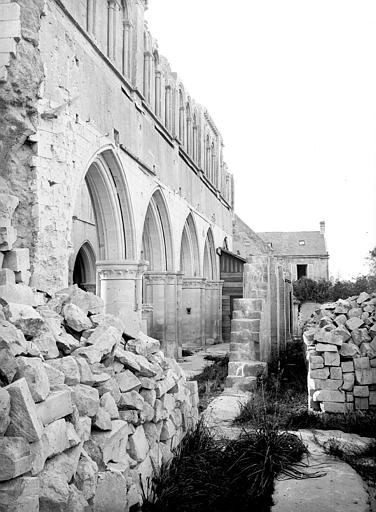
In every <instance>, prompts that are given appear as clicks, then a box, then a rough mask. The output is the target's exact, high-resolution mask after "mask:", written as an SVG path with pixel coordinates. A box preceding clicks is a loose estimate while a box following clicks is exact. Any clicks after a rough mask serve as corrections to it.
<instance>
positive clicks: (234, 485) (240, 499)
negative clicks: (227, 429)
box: [142, 422, 306, 512]
mask: <svg viewBox="0 0 376 512" xmlns="http://www.w3.org/2000/svg"><path fill="white" fill-rule="evenodd" d="M304 453H306V448H305V446H304V444H303V443H302V441H301V440H300V439H299V438H298V437H297V436H295V435H294V434H290V433H286V432H285V433H280V432H276V431H273V430H271V429H269V428H262V429H259V430H256V431H254V432H251V433H246V432H243V433H242V434H241V436H240V437H239V438H238V439H236V440H226V439H219V440H218V439H215V438H214V437H213V436H212V435H211V433H210V431H209V430H208V428H207V427H206V426H205V425H204V423H203V422H199V424H198V425H197V427H196V429H194V430H193V431H192V432H190V433H188V434H187V435H186V437H185V438H184V440H183V441H182V443H181V444H180V446H179V448H178V449H177V450H176V453H175V457H174V458H173V459H172V461H170V463H169V464H168V465H164V466H163V467H162V469H161V471H160V473H159V475H158V476H156V477H155V478H154V479H153V481H152V485H151V488H150V490H149V495H148V496H147V498H146V500H145V502H144V505H143V508H142V510H143V511H144V512H149V511H150V512H152V511H153V512H192V511H193V512H235V511H236V512H242V511H244V512H245V511H249V510H257V511H258V512H264V511H265V512H266V511H269V510H270V506H271V504H272V502H271V496H272V492H273V488H274V480H275V478H276V476H277V475H280V474H285V475H288V476H297V475H299V476H301V475H302V473H301V471H300V470H299V468H298V467H296V466H294V467H293V465H295V464H296V463H298V462H299V461H300V460H301V458H302V456H303V455H304Z"/></svg>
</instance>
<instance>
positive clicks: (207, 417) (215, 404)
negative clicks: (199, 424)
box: [202, 394, 249, 438]
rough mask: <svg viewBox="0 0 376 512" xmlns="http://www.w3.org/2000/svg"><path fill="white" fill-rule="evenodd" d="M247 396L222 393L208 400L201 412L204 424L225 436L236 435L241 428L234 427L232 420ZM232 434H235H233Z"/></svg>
mask: <svg viewBox="0 0 376 512" xmlns="http://www.w3.org/2000/svg"><path fill="white" fill-rule="evenodd" d="M248 398H249V395H247V394H222V395H221V396H218V397H217V398H215V399H214V400H212V401H211V402H210V404H209V405H208V407H207V409H206V410H205V411H204V412H203V415H202V417H203V419H204V421H205V424H206V425H207V426H208V427H209V428H211V429H213V432H214V433H215V434H218V435H224V436H226V437H231V438H233V437H236V436H237V435H239V433H240V431H241V428H234V427H233V426H232V422H233V421H234V419H235V418H236V416H238V414H239V412H240V405H241V404H242V403H245V402H246V401H247V400H248ZM234 434H236V435H235V436H234Z"/></svg>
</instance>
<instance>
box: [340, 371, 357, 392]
mask: <svg viewBox="0 0 376 512" xmlns="http://www.w3.org/2000/svg"><path fill="white" fill-rule="evenodd" d="M354 383H355V375H354V374H353V373H344V374H343V384H342V386H341V388H342V390H343V391H352V390H353V388H354Z"/></svg>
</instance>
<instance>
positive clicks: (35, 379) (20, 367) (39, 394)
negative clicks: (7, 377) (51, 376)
mask: <svg viewBox="0 0 376 512" xmlns="http://www.w3.org/2000/svg"><path fill="white" fill-rule="evenodd" d="M16 376H17V378H19V379H21V378H22V377H24V378H25V379H26V382H27V385H28V386H29V389H30V393H31V396H32V397H33V400H34V402H41V401H42V400H45V398H46V397H47V396H48V394H49V392H50V381H49V380H48V376H47V372H46V370H45V368H44V366H43V362H42V360H41V359H39V357H18V358H17V374H16Z"/></svg>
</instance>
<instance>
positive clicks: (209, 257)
mask: <svg viewBox="0 0 376 512" xmlns="http://www.w3.org/2000/svg"><path fill="white" fill-rule="evenodd" d="M217 273H218V270H217V256H216V252H215V246H214V238H213V233H212V230H211V228H209V229H208V232H207V234H206V240H205V246H204V262H203V276H204V277H205V278H206V279H209V280H211V281H213V280H214V279H217V278H218V275H217Z"/></svg>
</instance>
